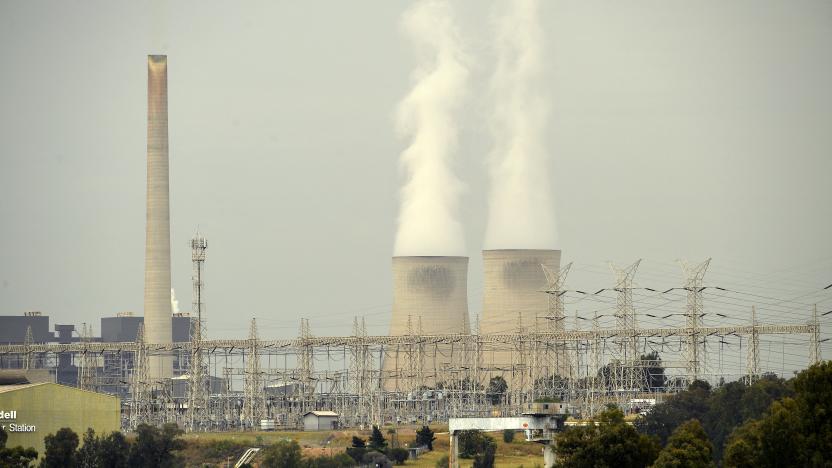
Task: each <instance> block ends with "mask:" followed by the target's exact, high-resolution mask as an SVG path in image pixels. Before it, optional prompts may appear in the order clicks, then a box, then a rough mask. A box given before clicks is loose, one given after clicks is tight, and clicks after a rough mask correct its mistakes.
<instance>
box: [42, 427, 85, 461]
mask: <svg viewBox="0 0 832 468" xmlns="http://www.w3.org/2000/svg"><path fill="white" fill-rule="evenodd" d="M43 442H44V445H45V446H46V451H45V452H44V456H43V461H42V462H41V464H40V466H41V467H43V468H75V467H77V466H78V459H77V457H76V456H75V449H76V448H78V434H76V433H75V432H74V431H73V430H72V429H70V428H68V427H64V428H61V429H58V432H56V433H55V434H49V435H47V436H46V437H44V439H43Z"/></svg>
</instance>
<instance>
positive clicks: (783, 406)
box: [555, 361, 832, 468]
mask: <svg viewBox="0 0 832 468" xmlns="http://www.w3.org/2000/svg"><path fill="white" fill-rule="evenodd" d="M555 450H556V453H557V458H558V462H557V463H558V466H560V467H564V468H567V467H568V468H579V467H580V468H583V467H623V468H627V467H633V468H636V467H639V468H640V467H647V466H652V467H657V468H666V467H709V466H710V467H715V466H718V465H719V466H723V467H725V468H752V467H754V468H767V467H772V468H774V467H778V468H781V467H792V466H796V467H824V466H832V362H829V361H827V362H823V363H820V364H816V365H814V366H812V367H810V368H809V369H807V370H805V371H803V372H801V373H799V374H798V375H797V376H796V377H794V378H792V379H790V380H784V379H781V378H778V377H777V376H775V375H772V374H769V375H764V376H762V378H760V379H759V380H757V381H749V379H747V378H746V379H742V380H740V381H737V382H731V383H727V384H724V385H721V386H719V387H718V388H716V389H712V388H711V386H710V385H709V384H708V383H707V382H703V381H695V382H693V383H692V384H691V385H690V386H689V388H688V389H687V390H686V391H683V392H680V393H678V394H676V395H673V396H671V397H669V398H668V399H667V400H666V401H665V402H663V403H661V404H658V405H656V406H655V407H654V408H653V409H652V411H650V412H649V413H648V414H647V415H645V416H641V417H639V418H638V419H636V420H635V423H634V424H633V425H630V424H627V423H626V421H625V418H624V414H623V413H622V412H621V411H620V410H619V409H618V408H616V407H614V406H610V407H608V408H607V409H606V410H605V411H603V412H601V413H600V414H599V415H598V416H597V417H596V419H595V421H593V423H591V424H589V425H587V426H583V427H575V428H569V429H567V430H565V431H564V432H562V433H560V434H558V436H557V445H556V449H555Z"/></svg>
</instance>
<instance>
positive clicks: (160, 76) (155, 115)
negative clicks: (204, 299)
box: [144, 55, 173, 379]
mask: <svg viewBox="0 0 832 468" xmlns="http://www.w3.org/2000/svg"><path fill="white" fill-rule="evenodd" d="M168 193H169V180H168V58H167V56H165V55H148V56H147V237H146V242H145V254H144V330H145V340H146V341H147V342H148V343H157V344H163V343H171V342H172V333H171V300H170V202H169V197H168ZM148 367H149V368H148V377H150V378H152V379H164V378H170V377H172V376H173V357H172V356H170V355H164V356H158V355H154V356H151V357H150V359H149V362H148Z"/></svg>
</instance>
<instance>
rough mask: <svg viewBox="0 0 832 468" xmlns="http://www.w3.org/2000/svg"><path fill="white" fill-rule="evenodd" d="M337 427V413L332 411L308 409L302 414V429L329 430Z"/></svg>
mask: <svg viewBox="0 0 832 468" xmlns="http://www.w3.org/2000/svg"><path fill="white" fill-rule="evenodd" d="M337 428H338V413H336V412H334V411H310V412H308V413H306V414H304V415H303V430H304V431H329V430H332V429H337Z"/></svg>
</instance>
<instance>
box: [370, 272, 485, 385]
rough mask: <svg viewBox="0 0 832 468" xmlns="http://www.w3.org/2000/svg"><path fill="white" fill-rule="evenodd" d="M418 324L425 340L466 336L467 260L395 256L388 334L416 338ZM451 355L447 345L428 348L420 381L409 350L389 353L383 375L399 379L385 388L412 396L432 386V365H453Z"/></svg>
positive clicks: (387, 383)
mask: <svg viewBox="0 0 832 468" xmlns="http://www.w3.org/2000/svg"><path fill="white" fill-rule="evenodd" d="M408 321H409V322H410V329H409V330H408ZM420 325H421V332H422V333H423V334H426V335H430V334H440V333H442V334H444V333H466V332H468V257H393V318H392V321H391V322H390V334H391V335H409V334H416V333H419V327H420ZM449 351H450V349H445V346H444V345H442V346H438V347H436V346H431V347H429V348H428V349H426V350H425V354H424V356H423V358H422V367H423V368H424V370H425V376H424V380H422V381H418V382H417V381H416V380H415V376H414V374H413V367H412V364H413V363H412V362H410V361H409V360H408V356H407V351H406V350H403V349H395V348H389V349H388V352H387V355H386V356H385V358H384V371H385V372H386V373H388V374H392V375H394V376H395V377H393V378H390V379H387V380H386V384H385V386H386V389H387V390H391V391H392V390H401V391H410V390H413V388H411V387H416V386H419V385H433V384H434V383H435V380H436V379H435V377H434V375H435V374H434V371H433V366H436V367H438V368H441V367H443V366H444V365H445V364H450V362H449V361H450V356H451V353H450V352H449ZM434 354H435V355H434Z"/></svg>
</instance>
